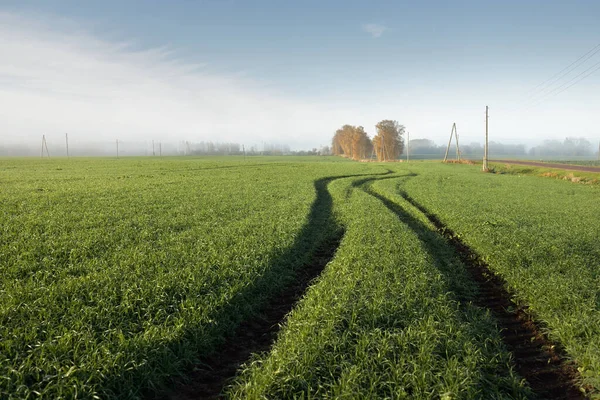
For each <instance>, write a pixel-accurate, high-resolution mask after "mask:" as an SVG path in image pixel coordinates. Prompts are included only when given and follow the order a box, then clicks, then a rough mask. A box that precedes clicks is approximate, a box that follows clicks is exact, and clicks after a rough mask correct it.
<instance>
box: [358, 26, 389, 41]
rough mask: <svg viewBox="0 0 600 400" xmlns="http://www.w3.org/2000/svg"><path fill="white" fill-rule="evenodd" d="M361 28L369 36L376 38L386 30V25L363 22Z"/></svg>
mask: <svg viewBox="0 0 600 400" xmlns="http://www.w3.org/2000/svg"><path fill="white" fill-rule="evenodd" d="M362 29H363V31H365V32H367V33H368V34H369V35H371V37H373V38H378V37H381V35H383V33H384V32H385V31H386V30H387V27H386V26H384V25H381V24H363V26H362Z"/></svg>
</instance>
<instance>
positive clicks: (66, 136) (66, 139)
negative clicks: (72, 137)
mask: <svg viewBox="0 0 600 400" xmlns="http://www.w3.org/2000/svg"><path fill="white" fill-rule="evenodd" d="M65 142H66V143H67V158H69V134H68V133H65Z"/></svg>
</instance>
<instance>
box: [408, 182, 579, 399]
mask: <svg viewBox="0 0 600 400" xmlns="http://www.w3.org/2000/svg"><path fill="white" fill-rule="evenodd" d="M400 195H401V196H402V197H403V198H404V199H405V200H406V201H407V202H409V203H410V204H411V205H413V206H414V207H415V208H416V209H418V210H419V211H420V212H421V213H423V214H424V215H425V216H426V217H427V219H428V220H429V221H430V222H431V223H432V224H433V225H434V226H435V228H436V229H437V231H438V233H439V234H440V235H442V236H443V237H444V238H446V240H447V242H448V243H449V244H450V245H451V246H453V247H454V249H455V250H456V253H457V254H458V256H459V258H460V260H461V261H462V262H463V263H464V265H465V266H466V267H467V270H468V272H469V273H470V275H471V277H472V279H473V280H474V281H475V283H476V284H477V286H478V288H479V297H478V298H477V299H476V304H477V305H479V306H480V307H484V308H487V309H489V310H490V311H491V312H492V315H494V317H495V318H496V320H497V321H498V326H499V327H500V328H501V335H502V338H503V341H504V343H505V345H506V347H507V348H508V350H509V351H510V352H511V353H512V354H513V359H514V363H515V369H516V371H517V372H518V373H519V374H520V375H521V376H522V377H523V378H525V380H526V381H527V382H528V383H529V386H530V387H531V389H532V390H533V391H534V393H535V394H536V395H537V396H539V397H540V398H543V399H561V400H562V399H585V398H586V396H585V394H584V393H583V392H582V391H581V390H580V388H581V385H580V384H578V382H580V381H581V378H580V376H579V373H578V371H577V368H576V366H575V364H574V363H573V362H571V361H569V360H568V357H567V354H566V353H565V351H564V350H563V349H562V348H561V347H560V345H559V344H557V343H553V342H552V341H550V340H549V339H548V337H547V336H546V335H545V334H544V333H543V332H542V329H540V324H538V323H536V322H535V321H534V320H533V319H532V316H531V315H530V314H529V313H527V307H525V306H519V305H518V304H515V303H514V302H513V301H512V300H511V299H512V296H511V295H510V293H509V292H508V291H507V290H506V282H505V281H504V280H503V279H502V278H501V277H499V276H497V275H495V274H494V273H493V272H492V271H491V270H490V269H489V266H488V264H487V263H486V262H485V261H483V259H482V258H481V257H480V256H479V255H478V254H477V253H476V252H475V251H474V250H473V249H471V248H470V247H469V246H467V245H466V244H465V243H464V242H463V241H462V240H461V239H460V238H459V237H458V236H457V235H456V234H455V233H454V232H453V231H452V230H451V229H449V228H448V227H447V226H445V225H444V223H442V222H441V221H440V220H439V218H438V217H437V216H435V215H433V214H431V213H430V212H429V211H428V210H427V209H426V208H425V207H423V206H422V205H421V204H419V203H418V202H417V201H415V200H414V199H413V198H411V197H410V196H409V195H408V194H406V193H405V192H401V193H400ZM585 389H587V390H586V391H588V392H589V389H590V388H585Z"/></svg>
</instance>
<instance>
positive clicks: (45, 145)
mask: <svg viewBox="0 0 600 400" xmlns="http://www.w3.org/2000/svg"><path fill="white" fill-rule="evenodd" d="M44 149H46V155H47V156H48V158H50V153H49V152H48V143H46V135H42V158H44Z"/></svg>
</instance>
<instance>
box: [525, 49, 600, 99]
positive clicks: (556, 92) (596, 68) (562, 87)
mask: <svg viewBox="0 0 600 400" xmlns="http://www.w3.org/2000/svg"><path fill="white" fill-rule="evenodd" d="M599 70H600V61H599V62H597V63H596V64H594V65H592V66H591V67H589V68H588V69H586V70H585V71H583V72H581V73H579V74H578V75H576V76H575V77H573V78H572V79H571V80H569V81H567V82H565V83H563V84H562V85H560V86H558V87H556V88H555V89H554V90H552V91H551V92H548V93H546V95H545V96H542V97H540V98H539V99H537V100H536V101H534V102H533V104H529V106H528V107H527V109H530V108H532V107H535V106H537V105H539V104H541V103H542V102H543V101H544V100H545V99H547V98H548V97H554V96H558V95H559V94H561V93H562V92H564V91H565V90H568V89H570V88H571V87H573V86H575V85H576V84H578V83H579V82H581V81H582V80H584V79H585V78H587V77H588V76H590V75H593V74H594V73H596V72H597V71H599ZM590 71H591V72H590ZM577 78H579V79H577ZM567 85H568V86H567Z"/></svg>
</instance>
